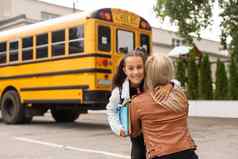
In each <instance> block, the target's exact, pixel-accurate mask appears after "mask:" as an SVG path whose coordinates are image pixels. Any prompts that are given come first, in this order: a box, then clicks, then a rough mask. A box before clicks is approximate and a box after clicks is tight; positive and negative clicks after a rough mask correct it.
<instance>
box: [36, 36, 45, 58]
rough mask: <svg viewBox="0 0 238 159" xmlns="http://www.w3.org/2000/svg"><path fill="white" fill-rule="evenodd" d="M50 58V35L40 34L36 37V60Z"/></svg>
mask: <svg viewBox="0 0 238 159" xmlns="http://www.w3.org/2000/svg"><path fill="white" fill-rule="evenodd" d="M46 57H48V34H47V33H45V34H40V35H37V36H36V58H37V59H40V58H46Z"/></svg>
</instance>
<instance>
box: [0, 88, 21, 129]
mask: <svg viewBox="0 0 238 159" xmlns="http://www.w3.org/2000/svg"><path fill="white" fill-rule="evenodd" d="M1 109H2V119H3V121H4V122H5V123H6V124H19V123H23V122H24V119H25V117H24V107H23V106H22V104H21V102H20V98H19V95H18V93H17V92H16V91H14V90H9V91H7V92H6V93H4V95H3V97H2V100H1Z"/></svg>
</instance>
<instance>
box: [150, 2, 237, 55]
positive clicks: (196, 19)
mask: <svg viewBox="0 0 238 159" xmlns="http://www.w3.org/2000/svg"><path fill="white" fill-rule="evenodd" d="M216 1H218V4H219V6H220V8H222V10H221V14H220V15H219V16H220V18H221V19H222V22H221V25H220V26H221V31H222V36H221V42H222V44H223V46H224V47H225V48H228V49H230V50H231V51H232V50H238V27H237V26H238V1H237V0H179V1H176V0H157V4H156V6H155V7H154V9H155V12H156V13H157V15H158V16H159V17H161V18H162V19H164V18H165V17H169V18H170V19H171V21H173V22H174V23H175V24H176V25H177V26H178V33H179V35H180V36H182V37H183V38H185V39H186V40H187V41H189V42H190V43H191V44H193V37H192V35H194V34H195V35H197V37H198V38H200V32H201V30H203V29H205V28H207V27H208V26H209V25H210V24H212V23H213V21H212V7H213V6H214V5H215V4H216ZM227 37H229V38H230V39H231V41H230V43H229V46H228V47H227ZM236 52H237V54H238V51H236Z"/></svg>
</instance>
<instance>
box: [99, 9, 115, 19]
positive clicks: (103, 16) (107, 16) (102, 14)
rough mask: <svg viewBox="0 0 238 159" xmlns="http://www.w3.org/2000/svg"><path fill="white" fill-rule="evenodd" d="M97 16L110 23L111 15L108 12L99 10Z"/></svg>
mask: <svg viewBox="0 0 238 159" xmlns="http://www.w3.org/2000/svg"><path fill="white" fill-rule="evenodd" d="M99 16H100V18H101V19H103V20H106V21H112V15H111V13H110V12H109V11H108V10H101V11H100V12H99Z"/></svg>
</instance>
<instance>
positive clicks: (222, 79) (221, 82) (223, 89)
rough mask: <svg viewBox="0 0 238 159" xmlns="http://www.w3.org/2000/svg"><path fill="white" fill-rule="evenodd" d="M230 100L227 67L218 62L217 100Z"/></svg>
mask: <svg viewBox="0 0 238 159" xmlns="http://www.w3.org/2000/svg"><path fill="white" fill-rule="evenodd" d="M227 98H228V80H227V74H226V69H225V65H224V63H223V62H221V61H220V60H219V59H218V60H217V70H216V89H215V99H219V100H224V99H227Z"/></svg>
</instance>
